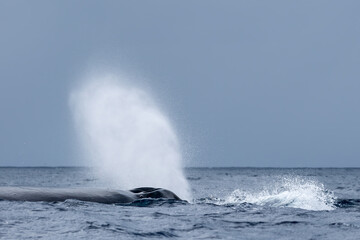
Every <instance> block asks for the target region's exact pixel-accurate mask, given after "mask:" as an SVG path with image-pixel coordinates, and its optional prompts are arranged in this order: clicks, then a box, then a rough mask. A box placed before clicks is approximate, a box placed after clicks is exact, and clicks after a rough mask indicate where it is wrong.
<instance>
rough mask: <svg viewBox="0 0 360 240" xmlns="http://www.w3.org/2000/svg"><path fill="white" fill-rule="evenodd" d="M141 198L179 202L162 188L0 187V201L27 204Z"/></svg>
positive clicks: (121, 201)
mask: <svg viewBox="0 0 360 240" xmlns="http://www.w3.org/2000/svg"><path fill="white" fill-rule="evenodd" d="M141 198H166V199H175V200H181V199H180V198H179V197H178V196H177V195H176V194H175V193H173V192H171V191H169V190H166V189H163V188H150V187H142V188H135V189H132V190H129V191H123V190H109V189H101V188H37V187H0V200H8V201H29V202H38V201H43V202H62V201H65V200H67V199H76V200H80V201H86V202H98V203H107V204H111V203H131V202H134V201H135V200H138V199H141Z"/></svg>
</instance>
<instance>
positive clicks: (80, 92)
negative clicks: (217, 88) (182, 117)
mask: <svg viewBox="0 0 360 240" xmlns="http://www.w3.org/2000/svg"><path fill="white" fill-rule="evenodd" d="M123 80H124V79H120V78H119V77H118V76H105V77H94V78H93V79H90V80H89V81H85V83H84V84H83V85H82V86H81V87H80V88H78V89H76V90H75V91H73V92H72V94H71V97H70V103H71V107H72V110H73V114H74V119H75V122H76V126H77V130H78V133H79V137H80V140H81V143H82V145H83V147H84V150H85V156H86V159H87V160H90V161H91V165H92V166H95V167H96V169H98V170H99V171H98V173H99V174H100V176H101V177H102V178H105V179H106V180H108V181H109V182H111V183H112V184H113V185H115V186H116V187H121V188H125V189H129V188H134V187H141V186H152V187H162V188H167V189H169V190H171V191H174V192H175V193H176V194H178V195H179V197H181V198H183V199H187V200H190V191H189V185H188V182H187V180H186V178H185V177H184V174H183V169H182V156H181V153H180V152H181V151H180V146H179V141H178V138H177V136H176V133H175V131H174V129H173V127H172V126H171V124H170V122H169V120H168V118H167V117H166V116H165V115H164V113H163V112H161V111H160V109H159V108H158V106H157V105H156V103H155V102H154V100H153V99H152V98H151V96H150V95H149V94H148V93H147V92H145V91H144V90H141V89H139V88H135V87H131V86H129V85H126V84H123V82H124V81H123ZM125 80H126V79H125Z"/></svg>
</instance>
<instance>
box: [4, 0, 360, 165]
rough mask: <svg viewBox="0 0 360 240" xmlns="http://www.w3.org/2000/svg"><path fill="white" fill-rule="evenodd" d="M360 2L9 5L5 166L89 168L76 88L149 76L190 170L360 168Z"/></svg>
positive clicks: (6, 16)
mask: <svg viewBox="0 0 360 240" xmlns="http://www.w3.org/2000/svg"><path fill="white" fill-rule="evenodd" d="M359 11H360V2H359V1H357V0H354V1H347V0H344V1H331V0H317V1H312V0H308V1H289V0H287V1H277V0H273V1H260V0H256V1H252V0H251V1H250V0H249V1H239V0H236V1H211V0H206V1H185V0H181V1H165V0H164V1H132V0H131V1H110V0H108V1H91V0H90V1H66V0H65V1H64V0H61V1H36V0H35V1H18V0H15V1H14V0H9V1H7V0H4V1H0V114H1V115H0V166H72V165H76V163H77V161H76V157H77V155H76V154H75V152H76V144H74V135H75V134H74V126H73V122H72V116H71V111H70V108H69V101H68V98H69V93H70V92H71V89H72V88H73V86H74V85H75V84H76V82H78V81H79V78H80V76H82V75H83V74H84V73H85V72H87V71H91V70H92V69H97V68H101V69H103V70H104V69H105V71H106V70H108V71H123V72H127V73H129V74H131V75H135V76H139V78H141V79H146V84H147V85H148V86H149V87H150V88H151V90H152V92H154V94H155V95H156V97H157V98H158V99H160V100H159V101H160V103H161V105H162V106H164V111H165V113H166V114H167V115H168V117H169V118H170V119H171V121H172V122H173V124H174V126H175V128H176V131H177V133H178V135H179V138H180V140H181V142H182V146H183V151H184V153H183V155H184V158H185V163H186V164H185V166H188V167H194V166H196V167H222V166H223V167H232V166H238V167H360V147H359V146H360V125H359V123H360V108H359V103H360V94H359V93H360V78H359V76H360V67H359V66H360V14H359Z"/></svg>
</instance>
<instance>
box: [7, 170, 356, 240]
mask: <svg viewBox="0 0 360 240" xmlns="http://www.w3.org/2000/svg"><path fill="white" fill-rule="evenodd" d="M186 174H187V178H188V180H189V182H190V185H191V187H192V194H193V199H194V200H193V202H192V203H187V202H184V201H173V200H146V199H144V200H141V201H137V202H134V203H133V204H126V205H116V204H113V205H107V204H99V203H90V202H81V201H76V200H67V201H65V202H58V203H45V202H9V201H0V238H2V239H40V238H43V239H89V238H91V239H142V238H146V239H148V238H154V239H159V238H177V239H210V238H213V239H267V240H268V239H360V169H252V168H223V169H205V168H202V169H194V168H193V169H187V170H186ZM0 185H1V186H36V187H39V186H44V187H45V186H46V187H72V188H73V187H87V186H89V187H107V186H104V183H103V182H101V180H99V179H96V178H95V177H94V176H93V175H92V174H91V171H90V169H87V168H0ZM173 191H174V192H175V193H176V190H173Z"/></svg>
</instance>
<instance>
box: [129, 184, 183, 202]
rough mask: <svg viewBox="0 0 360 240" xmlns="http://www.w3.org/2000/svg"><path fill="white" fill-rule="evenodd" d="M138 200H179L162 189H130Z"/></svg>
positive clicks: (171, 193)
mask: <svg viewBox="0 0 360 240" xmlns="http://www.w3.org/2000/svg"><path fill="white" fill-rule="evenodd" d="M130 192H132V193H135V194H136V195H137V196H138V197H139V198H167V199H175V200H181V199H180V198H179V197H178V196H177V195H176V194H175V193H173V192H171V191H170V190H167V189H164V188H152V187H141V188H134V189H131V190H130Z"/></svg>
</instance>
